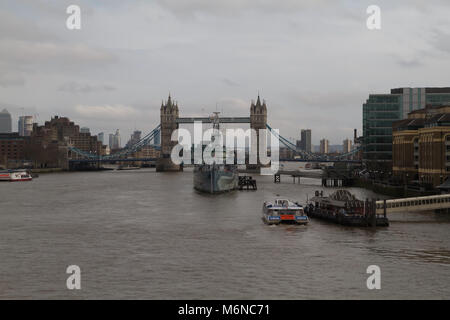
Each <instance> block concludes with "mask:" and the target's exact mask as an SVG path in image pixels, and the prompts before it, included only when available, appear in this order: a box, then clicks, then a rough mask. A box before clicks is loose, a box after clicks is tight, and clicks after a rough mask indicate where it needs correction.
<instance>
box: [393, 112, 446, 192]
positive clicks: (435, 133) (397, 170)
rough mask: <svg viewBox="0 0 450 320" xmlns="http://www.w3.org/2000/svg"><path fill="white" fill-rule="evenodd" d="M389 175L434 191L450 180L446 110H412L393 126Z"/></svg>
mask: <svg viewBox="0 0 450 320" xmlns="http://www.w3.org/2000/svg"><path fill="white" fill-rule="evenodd" d="M392 130H393V134H392V139H393V144H392V145H393V148H392V160H393V166H392V169H393V175H394V177H395V178H397V180H401V181H403V182H404V183H411V182H412V181H416V182H420V183H421V184H426V185H430V186H433V187H436V186H438V185H440V184H441V183H443V182H444V181H445V180H446V179H447V178H448V177H449V176H450V106H440V107H431V106H428V107H426V108H424V109H420V110H416V111H413V112H411V113H409V114H408V118H407V119H404V120H400V121H396V122H394V123H393V127H392Z"/></svg>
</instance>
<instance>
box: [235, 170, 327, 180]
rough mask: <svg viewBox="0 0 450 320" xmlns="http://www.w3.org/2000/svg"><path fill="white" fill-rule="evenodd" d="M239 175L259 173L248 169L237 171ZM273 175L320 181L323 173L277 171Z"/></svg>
mask: <svg viewBox="0 0 450 320" xmlns="http://www.w3.org/2000/svg"><path fill="white" fill-rule="evenodd" d="M239 173H244V174H259V171H255V170H249V169H239ZM274 175H280V176H290V177H294V178H312V179H322V175H323V172H322V170H320V172H317V171H316V172H307V171H299V170H278V172H277V173H276V174H274Z"/></svg>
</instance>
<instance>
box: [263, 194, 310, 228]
mask: <svg viewBox="0 0 450 320" xmlns="http://www.w3.org/2000/svg"><path fill="white" fill-rule="evenodd" d="M262 219H263V221H264V223H266V224H280V223H290V224H302V225H305V224H308V222H309V218H308V216H307V215H306V214H305V211H304V210H303V206H301V205H299V204H298V203H296V202H293V201H291V200H288V199H275V201H273V202H272V201H266V202H264V205H263V216H262Z"/></svg>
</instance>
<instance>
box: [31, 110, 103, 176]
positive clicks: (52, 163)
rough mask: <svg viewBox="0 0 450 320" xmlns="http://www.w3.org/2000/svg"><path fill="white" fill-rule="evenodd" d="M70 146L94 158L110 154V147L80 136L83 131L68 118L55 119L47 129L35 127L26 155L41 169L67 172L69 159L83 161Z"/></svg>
mask: <svg viewBox="0 0 450 320" xmlns="http://www.w3.org/2000/svg"><path fill="white" fill-rule="evenodd" d="M68 146H72V147H75V148H77V149H79V150H82V151H85V152H89V153H92V154H99V155H104V154H106V146H103V145H102V143H101V141H98V140H97V137H96V136H91V134H90V133H87V132H80V127H79V126H78V125H75V124H74V123H73V122H72V121H70V120H69V119H68V118H65V117H58V116H55V117H54V118H52V119H51V120H50V121H46V122H45V124H44V125H43V126H38V125H37V124H36V123H35V124H34V125H33V132H32V134H31V137H30V141H29V145H28V147H27V150H26V153H27V154H26V155H27V156H28V157H29V158H30V159H31V160H32V161H33V164H34V167H37V168H55V167H62V168H67V160H68V159H78V158H80V156H79V155H78V154H76V153H75V152H71V151H70V150H69V149H68Z"/></svg>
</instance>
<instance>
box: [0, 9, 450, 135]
mask: <svg viewBox="0 0 450 320" xmlns="http://www.w3.org/2000/svg"><path fill="white" fill-rule="evenodd" d="M70 4H77V5H79V6H80V7H81V10H82V29H81V30H79V31H70V30H68V29H66V18H67V14H66V8H67V6H68V5H70ZM372 4H376V5H378V6H380V7H381V10H382V29H381V30H379V31H369V30H368V29H367V28H366V19H367V14H366V8H367V7H368V6H369V5H372ZM449 17H450V1H448V0H429V1H421V0H420V1H419V0H407V1H406V0H405V1H400V0H396V1H381V0H370V1H365V0H358V1H356V0H355V1H350V0H348V1H344V0H342V1H338V0H329V1H327V0H260V1H254V0H227V1H222V0H220V1H218V0H214V1H213V0H191V1H189V0H154V1H144V0H135V1H131V0H129V1H119V0H108V1H77V0H70V1H66V0H58V1H50V0H29V1H25V0H2V1H1V3H0V109H3V107H6V108H8V109H9V110H10V112H11V113H12V114H13V117H14V122H16V121H17V118H18V116H19V115H22V114H31V115H34V114H37V115H38V122H40V123H42V122H43V121H45V120H48V119H50V117H51V116H52V115H61V116H68V117H70V118H71V119H73V120H74V121H75V122H76V123H77V124H79V125H80V126H87V127H89V128H91V132H93V133H95V134H96V133H98V132H100V131H104V132H105V133H111V132H113V131H114V130H115V129H116V128H119V129H121V131H122V132H123V135H124V136H125V137H124V138H123V139H126V138H128V135H129V134H130V133H131V131H132V130H133V129H134V128H137V129H140V130H142V131H144V132H148V131H150V130H152V129H153V128H154V127H155V126H156V125H157V123H158V122H159V107H160V105H161V100H162V99H165V98H166V97H167V95H168V92H169V91H170V92H171V93H172V95H173V96H174V98H175V99H176V100H178V101H179V104H180V107H181V111H180V112H181V114H182V115H183V116H194V115H206V114H209V113H211V112H213V111H215V109H216V104H217V105H218V109H219V110H221V111H222V110H223V113H224V115H234V116H247V115H248V113H249V106H250V101H251V100H252V99H255V98H256V96H257V93H258V91H259V92H260V93H261V96H262V97H263V98H264V99H266V100H267V103H268V109H269V110H268V112H269V121H268V122H269V123H270V124H271V126H272V127H274V128H280V130H281V134H282V135H284V136H286V137H296V138H297V137H298V136H299V132H300V129H301V128H311V129H312V130H313V143H315V144H317V143H318V141H319V139H320V138H322V137H326V138H328V139H329V140H330V141H331V143H335V144H340V143H342V140H343V139H344V138H346V137H352V134H353V132H352V130H353V128H358V129H359V130H360V128H361V118H362V103H363V102H364V101H365V99H367V97H368V94H369V93H384V92H388V91H389V89H390V88H394V87H405V86H450V73H449V72H448V70H450V59H449V58H450V19H449ZM14 125H15V126H17V124H16V123H14Z"/></svg>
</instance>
